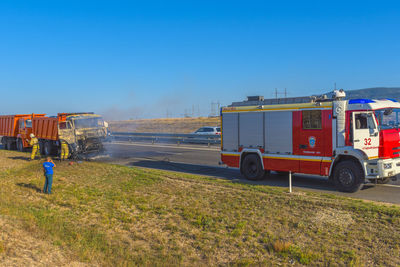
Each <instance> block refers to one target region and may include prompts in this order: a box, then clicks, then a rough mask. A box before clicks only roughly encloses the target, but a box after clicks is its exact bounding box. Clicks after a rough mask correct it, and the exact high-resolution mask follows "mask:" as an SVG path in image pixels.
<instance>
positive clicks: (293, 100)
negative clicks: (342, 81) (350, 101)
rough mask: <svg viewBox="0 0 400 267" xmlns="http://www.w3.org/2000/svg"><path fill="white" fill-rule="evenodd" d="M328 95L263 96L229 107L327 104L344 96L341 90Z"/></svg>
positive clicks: (250, 98) (253, 97) (250, 97)
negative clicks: (266, 97) (268, 97)
mask: <svg viewBox="0 0 400 267" xmlns="http://www.w3.org/2000/svg"><path fill="white" fill-rule="evenodd" d="M329 95H330V97H328V95H320V96H301V97H286V98H271V99H264V97H263V96H248V97H247V100H245V101H241V102H233V103H232V104H231V105H229V107H240V106H263V105H281V104H301V103H315V102H328V101H333V100H335V99H342V98H344V97H345V96H346V94H345V93H344V91H343V89H341V90H340V91H339V90H335V91H333V92H331V93H329Z"/></svg>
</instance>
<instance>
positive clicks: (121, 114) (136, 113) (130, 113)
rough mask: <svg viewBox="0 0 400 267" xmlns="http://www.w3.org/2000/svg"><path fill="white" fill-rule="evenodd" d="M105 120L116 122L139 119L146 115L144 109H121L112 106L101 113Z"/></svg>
mask: <svg viewBox="0 0 400 267" xmlns="http://www.w3.org/2000/svg"><path fill="white" fill-rule="evenodd" d="M99 113H100V114H101V115H102V116H103V118H104V120H106V121H115V120H131V119H138V118H141V117H142V116H143V115H144V113H145V112H144V110H143V108H142V107H131V108H126V109H124V108H120V107H118V106H116V105H115V106H112V107H109V108H106V109H104V110H103V111H100V112H99Z"/></svg>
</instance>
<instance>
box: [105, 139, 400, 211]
mask: <svg viewBox="0 0 400 267" xmlns="http://www.w3.org/2000/svg"><path fill="white" fill-rule="evenodd" d="M105 146H106V150H107V153H108V154H109V155H110V156H111V157H105V158H100V159H99V160H101V161H106V162H112V163H117V164H123V165H127V166H132V167H135V166H136V167H145V168H154V169H160V170H171V171H177V172H184V173H191V174H198V175H207V176H212V177H217V178H221V179H229V180H232V181H234V182H239V183H250V184H259V185H269V186H278V187H288V179H287V178H285V177H281V176H278V175H276V174H273V173H272V174H271V175H269V176H268V177H267V178H266V179H265V180H262V181H256V182H252V181H248V180H246V179H245V178H243V177H242V176H241V174H240V172H239V170H237V169H234V168H227V167H223V166H219V165H218V162H219V160H220V156H219V146H211V147H207V146H204V145H186V144H185V145H180V146H177V145H176V144H160V143H156V144H151V143H142V142H137V143H130V142H113V143H107V144H106V145H105ZM293 186H294V187H293V188H294V191H296V189H301V190H309V191H316V192H322V193H329V194H336V195H340V196H346V197H352V198H358V199H364V200H372V201H379V202H385V203H394V204H400V180H397V181H391V182H390V183H388V184H385V185H374V184H366V185H364V187H363V189H362V190H360V191H358V192H356V193H343V192H338V191H337V190H336V189H335V187H334V185H333V184H331V183H330V182H329V181H328V180H327V179H326V178H324V177H320V176H312V175H301V174H295V175H293Z"/></svg>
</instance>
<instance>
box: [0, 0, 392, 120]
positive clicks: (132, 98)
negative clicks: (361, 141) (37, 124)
mask: <svg viewBox="0 0 400 267" xmlns="http://www.w3.org/2000/svg"><path fill="white" fill-rule="evenodd" d="M0 34H1V35H0V36H1V37H0V88H1V96H0V100H1V105H0V107H1V108H0V113H1V114H13V113H32V112H35V113H41V112H42V113H48V114H54V113H57V112H73V111H77V112H78V111H95V112H98V113H102V114H104V115H105V116H106V117H108V118H114V119H116V118H150V117H165V116H166V113H167V110H168V113H169V115H170V116H174V117H177V116H182V114H183V113H184V112H185V109H190V110H192V107H193V106H194V107H195V111H196V113H197V110H198V108H199V110H200V113H201V114H203V115H208V114H209V112H210V103H211V102H217V101H219V102H220V103H221V104H223V105H226V104H230V103H231V102H232V101H240V100H243V99H245V97H246V96H247V95H264V96H265V97H273V92H274V88H278V89H279V90H280V91H283V90H284V88H287V90H288V93H289V96H301V95H311V94H320V93H324V92H327V91H330V90H331V89H332V88H333V85H334V82H336V83H337V86H338V87H340V88H344V89H360V88H367V87H378V86H386V87H394V86H400V1H368V0H364V1H350V0H348V1H340V0H336V1H322V0H319V1H306V0H305V1H232V0H231V1H218V0H214V1H207V0H201V1H195V0H193V1H116V0H114V1H101V0H96V1H85V0H80V1H75V0H67V1H66V0H52V1H40V0H36V1H33V0H31V1H23V0H20V1H15V0H3V1H0Z"/></svg>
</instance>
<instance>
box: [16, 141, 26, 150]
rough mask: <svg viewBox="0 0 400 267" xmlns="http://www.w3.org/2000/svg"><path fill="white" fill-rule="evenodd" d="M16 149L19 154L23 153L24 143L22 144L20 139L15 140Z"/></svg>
mask: <svg viewBox="0 0 400 267" xmlns="http://www.w3.org/2000/svg"><path fill="white" fill-rule="evenodd" d="M17 149H18V151H20V152H24V151H25V148H24V143H23V142H22V139H20V138H19V139H18V140H17Z"/></svg>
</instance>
